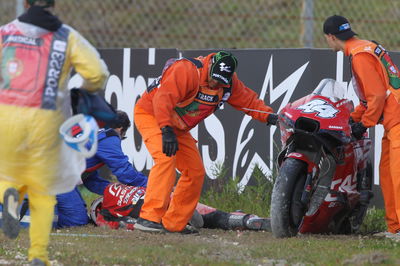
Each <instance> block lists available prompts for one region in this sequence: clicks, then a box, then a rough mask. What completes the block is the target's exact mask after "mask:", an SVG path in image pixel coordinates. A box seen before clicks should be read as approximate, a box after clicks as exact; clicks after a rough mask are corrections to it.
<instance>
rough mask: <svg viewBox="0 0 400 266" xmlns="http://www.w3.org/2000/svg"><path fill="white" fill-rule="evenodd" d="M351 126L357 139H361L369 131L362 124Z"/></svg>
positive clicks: (352, 132)
mask: <svg viewBox="0 0 400 266" xmlns="http://www.w3.org/2000/svg"><path fill="white" fill-rule="evenodd" d="M350 126H351V134H352V135H353V136H354V137H355V138H356V139H361V138H362V137H363V135H364V133H365V132H366V131H367V128H366V127H365V126H364V125H363V124H362V123H361V122H357V123H353V124H351V125H350Z"/></svg>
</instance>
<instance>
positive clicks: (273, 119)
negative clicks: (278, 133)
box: [267, 114, 279, 126]
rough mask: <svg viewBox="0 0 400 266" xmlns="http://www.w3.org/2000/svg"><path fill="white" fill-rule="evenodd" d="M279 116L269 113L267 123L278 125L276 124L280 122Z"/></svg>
mask: <svg viewBox="0 0 400 266" xmlns="http://www.w3.org/2000/svg"><path fill="white" fill-rule="evenodd" d="M278 118H279V115H278V114H269V115H268V118H267V125H268V126H269V125H274V126H276V124H277V123H278Z"/></svg>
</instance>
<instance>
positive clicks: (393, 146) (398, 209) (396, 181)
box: [388, 125, 400, 232]
mask: <svg viewBox="0 0 400 266" xmlns="http://www.w3.org/2000/svg"><path fill="white" fill-rule="evenodd" d="M388 139H389V140H390V155H389V156H390V176H391V179H392V193H393V199H394V202H393V203H394V210H393V211H394V214H393V217H396V219H397V225H396V227H397V232H400V168H399V165H400V125H397V126H395V127H393V128H392V129H391V130H390V131H389V133H388Z"/></svg>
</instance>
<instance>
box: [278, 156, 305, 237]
mask: <svg viewBox="0 0 400 266" xmlns="http://www.w3.org/2000/svg"><path fill="white" fill-rule="evenodd" d="M306 174H307V165H306V163H305V162H303V161H301V160H297V159H293V158H287V159H286V160H285V161H284V162H283V164H282V166H281V168H280V169H279V174H278V176H277V178H276V180H275V184H274V188H273V190H272V199H271V228H272V234H273V235H274V237H277V238H284V237H292V236H296V235H297V233H298V230H299V226H300V223H301V221H302V219H303V216H304V214H305V212H306V208H305V207H304V206H303V204H302V203H301V195H302V193H303V191H304V184H305V181H306Z"/></svg>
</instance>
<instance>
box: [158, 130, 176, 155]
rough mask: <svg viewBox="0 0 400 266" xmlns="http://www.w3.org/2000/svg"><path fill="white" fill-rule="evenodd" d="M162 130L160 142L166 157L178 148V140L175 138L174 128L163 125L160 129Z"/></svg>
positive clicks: (174, 152) (173, 153)
mask: <svg viewBox="0 0 400 266" xmlns="http://www.w3.org/2000/svg"><path fill="white" fill-rule="evenodd" d="M161 132H162V144H163V153H165V155H167V156H168V157H171V156H173V155H175V154H176V151H177V150H178V140H177V139H176V135H175V133H174V130H173V129H172V127H170V126H165V127H163V128H162V129H161Z"/></svg>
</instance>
